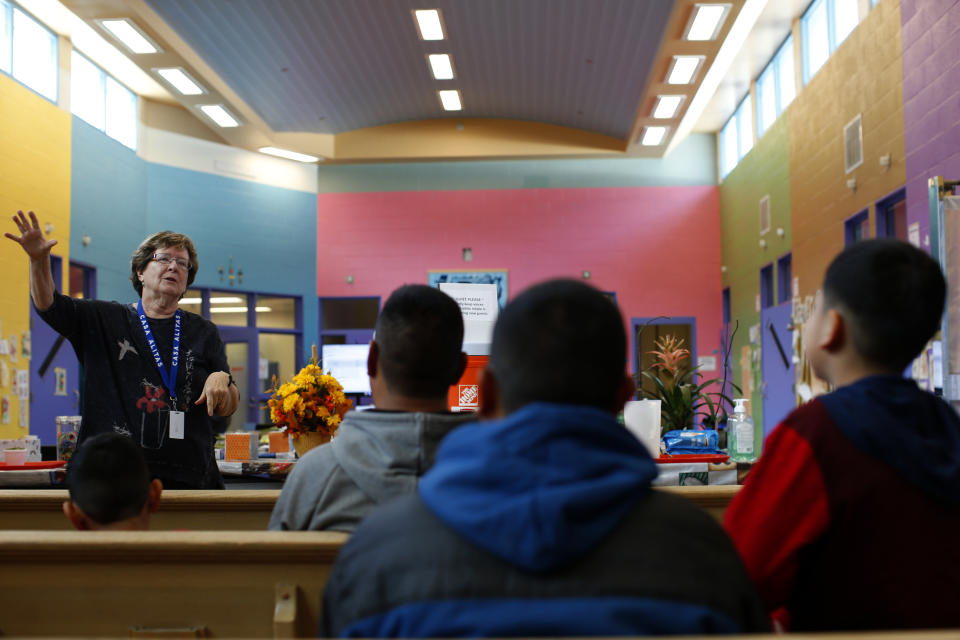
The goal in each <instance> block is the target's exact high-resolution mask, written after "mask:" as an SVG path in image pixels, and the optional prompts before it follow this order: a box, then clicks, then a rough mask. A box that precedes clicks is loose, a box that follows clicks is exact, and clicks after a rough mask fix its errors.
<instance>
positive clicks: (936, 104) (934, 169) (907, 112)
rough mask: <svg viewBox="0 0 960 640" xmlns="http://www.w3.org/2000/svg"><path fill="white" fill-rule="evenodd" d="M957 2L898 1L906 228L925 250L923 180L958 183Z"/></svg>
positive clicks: (926, 220) (926, 219)
mask: <svg viewBox="0 0 960 640" xmlns="http://www.w3.org/2000/svg"><path fill="white" fill-rule="evenodd" d="M958 13H960V0H901V3H900V19H901V21H902V24H903V32H902V43H903V120H904V146H905V151H906V156H907V224H912V223H914V222H919V223H920V239H921V242H922V243H923V246H924V248H929V245H928V241H929V233H930V217H929V205H928V202H927V178H929V177H931V176H937V175H940V176H943V177H944V178H946V179H950V180H957V179H960V83H958V82H957V77H958V75H960V20H958V19H957V17H958Z"/></svg>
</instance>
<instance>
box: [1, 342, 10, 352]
mask: <svg viewBox="0 0 960 640" xmlns="http://www.w3.org/2000/svg"><path fill="white" fill-rule="evenodd" d="M8 355H10V343H9V342H7V341H6V340H4V339H0V356H8Z"/></svg>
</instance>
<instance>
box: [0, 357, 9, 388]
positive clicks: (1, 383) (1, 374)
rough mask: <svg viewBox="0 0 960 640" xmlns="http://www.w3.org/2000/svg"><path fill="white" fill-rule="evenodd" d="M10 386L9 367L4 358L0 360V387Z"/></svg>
mask: <svg viewBox="0 0 960 640" xmlns="http://www.w3.org/2000/svg"><path fill="white" fill-rule="evenodd" d="M9 386H10V367H9V366H7V361H6V360H0V387H9Z"/></svg>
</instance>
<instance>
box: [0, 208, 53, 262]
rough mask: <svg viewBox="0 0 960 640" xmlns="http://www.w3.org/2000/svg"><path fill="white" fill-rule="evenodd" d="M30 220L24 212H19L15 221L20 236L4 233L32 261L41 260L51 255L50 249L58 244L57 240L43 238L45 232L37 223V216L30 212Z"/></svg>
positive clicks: (14, 218)
mask: <svg viewBox="0 0 960 640" xmlns="http://www.w3.org/2000/svg"><path fill="white" fill-rule="evenodd" d="M29 215H30V220H27V216H25V215H24V214H23V211H17V215H15V216H13V221H14V222H15V223H16V225H17V229H19V230H20V235H19V236H15V235H13V234H12V233H9V232H8V233H4V234H3V235H5V236H7V237H8V238H10V239H11V240H13V241H14V242H16V243H17V244H19V245H20V246H21V247H23V250H24V251H25V252H26V253H27V255H28V256H30V259H31V260H41V259H44V258H46V257H47V256H49V255H50V249H51V248H52V247H53V245H55V244H57V241H56V240H46V239H44V237H43V231H41V230H40V223H39V222H37V215H36V214H35V213H34V212H33V211H30V212H29Z"/></svg>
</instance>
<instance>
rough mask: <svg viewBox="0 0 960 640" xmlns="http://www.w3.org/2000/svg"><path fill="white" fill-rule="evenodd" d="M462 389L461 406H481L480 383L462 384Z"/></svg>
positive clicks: (460, 387)
mask: <svg viewBox="0 0 960 640" xmlns="http://www.w3.org/2000/svg"><path fill="white" fill-rule="evenodd" d="M459 389H460V394H459V395H460V402H459V404H460V406H461V407H479V406H480V385H476V384H461V385H459Z"/></svg>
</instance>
